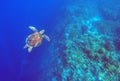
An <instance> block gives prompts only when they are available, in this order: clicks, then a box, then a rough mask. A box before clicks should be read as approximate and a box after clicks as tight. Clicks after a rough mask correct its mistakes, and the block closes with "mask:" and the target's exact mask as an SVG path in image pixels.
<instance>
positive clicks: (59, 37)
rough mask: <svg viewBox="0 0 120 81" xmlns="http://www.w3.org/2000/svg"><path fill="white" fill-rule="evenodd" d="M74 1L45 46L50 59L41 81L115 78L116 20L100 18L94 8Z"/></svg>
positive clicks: (119, 71) (118, 73)
mask: <svg viewBox="0 0 120 81" xmlns="http://www.w3.org/2000/svg"><path fill="white" fill-rule="evenodd" d="M74 4H77V3H74ZM74 4H72V6H71V5H68V6H67V7H65V9H64V10H65V13H64V16H63V17H64V18H63V21H62V22H61V21H60V22H59V23H60V24H58V25H57V28H56V29H55V30H54V33H53V35H54V36H53V38H52V39H53V41H52V44H51V46H50V47H49V48H50V50H53V51H51V57H54V58H51V65H49V68H51V70H50V69H49V70H46V71H45V73H47V74H49V75H47V76H46V77H47V79H45V80H43V81H119V80H120V62H119V61H120V54H119V53H120V51H119V49H120V46H119V45H120V40H119V39H118V38H119V35H118V37H117V36H116V35H117V34H119V32H117V34H116V31H117V30H118V29H119V25H120V22H114V20H110V21H109V20H104V18H103V19H102V17H101V16H99V13H97V12H96V11H98V10H97V8H94V9H92V8H90V7H88V6H87V7H86V6H85V5H83V4H81V6H80V5H74ZM92 7H96V6H94V5H93V6H92ZM91 9H92V10H91ZM94 12H96V13H95V14H92V13H94ZM66 14H67V15H66ZM56 33H57V34H56ZM116 49H117V50H116Z"/></svg>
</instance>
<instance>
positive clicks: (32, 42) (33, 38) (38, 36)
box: [24, 26, 50, 52]
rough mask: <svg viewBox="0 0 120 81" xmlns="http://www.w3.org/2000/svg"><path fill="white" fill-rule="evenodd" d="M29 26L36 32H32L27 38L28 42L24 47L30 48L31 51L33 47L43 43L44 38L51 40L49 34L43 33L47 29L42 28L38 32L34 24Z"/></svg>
mask: <svg viewBox="0 0 120 81" xmlns="http://www.w3.org/2000/svg"><path fill="white" fill-rule="evenodd" d="M29 28H30V29H31V30H33V31H34V33H32V34H30V35H29V36H28V37H27V38H26V44H25V46H24V48H28V52H31V51H32V48H33V47H37V46H39V45H40V44H41V43H42V40H43V38H45V39H46V40H48V41H50V38H49V37H48V36H47V35H45V34H43V33H44V32H45V30H41V31H39V32H38V30H37V29H36V28H35V27H33V26H29Z"/></svg>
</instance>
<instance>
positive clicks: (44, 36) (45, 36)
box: [42, 34, 50, 41]
mask: <svg viewBox="0 0 120 81" xmlns="http://www.w3.org/2000/svg"><path fill="white" fill-rule="evenodd" d="M42 37H43V38H45V39H46V40H48V41H50V38H49V37H48V36H47V35H45V34H44V35H42Z"/></svg>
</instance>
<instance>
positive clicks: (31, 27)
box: [29, 26, 38, 32]
mask: <svg viewBox="0 0 120 81" xmlns="http://www.w3.org/2000/svg"><path fill="white" fill-rule="evenodd" d="M29 28H30V29H31V30H33V31H34V32H37V31H38V30H37V29H36V28H35V27H34V26H29Z"/></svg>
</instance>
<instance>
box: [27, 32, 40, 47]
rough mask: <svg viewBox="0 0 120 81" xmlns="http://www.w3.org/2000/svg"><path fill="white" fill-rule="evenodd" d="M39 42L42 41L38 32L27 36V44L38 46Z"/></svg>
mask: <svg viewBox="0 0 120 81" xmlns="http://www.w3.org/2000/svg"><path fill="white" fill-rule="evenodd" d="M41 42H42V36H41V35H40V34H39V33H38V32H36V33H33V34H31V35H30V36H29V37H28V38H27V44H28V45H29V46H32V47H36V46H38V45H39V44H41Z"/></svg>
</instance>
